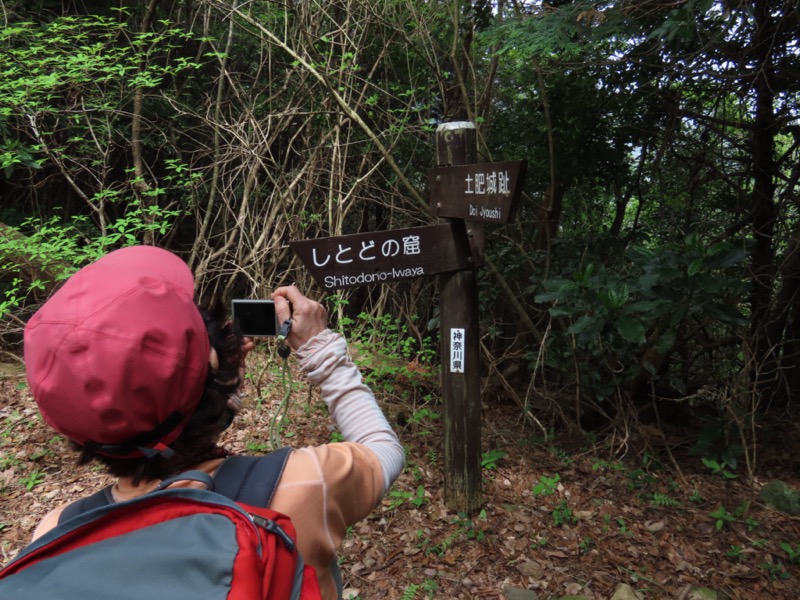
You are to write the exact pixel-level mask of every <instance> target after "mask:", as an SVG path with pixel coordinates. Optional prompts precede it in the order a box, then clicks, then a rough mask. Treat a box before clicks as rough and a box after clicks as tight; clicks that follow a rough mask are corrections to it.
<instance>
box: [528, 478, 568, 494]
mask: <svg viewBox="0 0 800 600" xmlns="http://www.w3.org/2000/svg"><path fill="white" fill-rule="evenodd" d="M559 481H561V475H559V474H558V473H556V474H555V476H553V477H547V476H546V475H540V476H539V483H537V484H536V485H534V486H533V495H534V496H552V495H553V494H555V493H556V491H557V490H558V482H559Z"/></svg>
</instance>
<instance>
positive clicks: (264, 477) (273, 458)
mask: <svg viewBox="0 0 800 600" xmlns="http://www.w3.org/2000/svg"><path fill="white" fill-rule="evenodd" d="M291 452H292V449H291V448H281V449H280V450H276V451H275V452H271V453H270V454H266V455H264V456H231V457H230V458H228V459H226V460H225V462H224V463H222V465H221V466H220V468H219V469H217V473H216V474H215V475H214V491H216V492H217V493H219V494H222V495H223V496H227V497H228V498H230V499H231V500H235V501H236V502H243V503H245V504H250V505H251V506H263V507H268V506H269V505H270V502H272V495H273V494H274V493H275V488H276V487H278V481H280V478H281V475H283V469H284V468H285V467H286V461H287V460H288V459H289V454H291Z"/></svg>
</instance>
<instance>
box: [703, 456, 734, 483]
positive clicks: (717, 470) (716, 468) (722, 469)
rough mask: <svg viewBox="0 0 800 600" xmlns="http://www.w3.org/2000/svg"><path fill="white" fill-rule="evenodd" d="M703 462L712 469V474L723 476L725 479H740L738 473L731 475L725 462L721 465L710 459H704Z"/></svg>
mask: <svg viewBox="0 0 800 600" xmlns="http://www.w3.org/2000/svg"><path fill="white" fill-rule="evenodd" d="M702 461H703V464H704V465H705V466H706V467H708V468H709V469H711V472H712V473H714V474H715V475H721V476H722V477H724V478H725V479H736V478H738V477H739V476H738V475H737V474H736V473H731V472H730V471H728V470H727V469H726V467H727V466H728V465H727V464H726V463H725V461H722V463H719V462H717V461H716V460H713V459H710V458H703V459H702Z"/></svg>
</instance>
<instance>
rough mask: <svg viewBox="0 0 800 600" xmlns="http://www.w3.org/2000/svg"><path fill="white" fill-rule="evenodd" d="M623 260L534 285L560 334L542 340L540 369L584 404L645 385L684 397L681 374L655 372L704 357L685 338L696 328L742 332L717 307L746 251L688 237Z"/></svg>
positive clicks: (635, 249) (735, 319)
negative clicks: (575, 388) (576, 391)
mask: <svg viewBox="0 0 800 600" xmlns="http://www.w3.org/2000/svg"><path fill="white" fill-rule="evenodd" d="M625 255H626V259H625V260H624V261H623V262H622V263H620V265H619V266H618V267H617V268H615V269H614V270H613V271H612V270H611V269H610V268H609V267H607V266H606V265H605V264H599V263H586V264H579V265H571V266H574V267H577V268H576V269H575V270H574V271H573V272H572V273H571V275H570V276H569V277H568V278H559V277H552V278H550V279H547V280H541V281H540V280H538V279H536V278H534V279H533V285H532V287H531V290H537V292H536V296H535V301H536V302H537V303H540V304H543V305H547V306H548V307H549V308H548V313H549V315H550V317H551V319H552V321H553V324H554V327H557V328H558V329H559V330H560V331H561V332H562V333H563V334H562V335H558V336H550V337H549V338H548V342H549V346H548V352H547V354H546V364H547V365H549V366H551V367H552V368H555V369H558V370H559V372H560V373H562V375H563V376H565V377H572V378H574V379H575V380H576V381H575V383H576V385H579V387H580V389H581V390H582V393H583V395H585V396H586V397H589V398H595V399H601V400H602V399H607V398H610V397H612V396H614V395H616V394H617V393H618V392H620V391H622V390H627V389H628V386H630V385H631V384H632V383H638V384H640V385H641V384H643V383H645V382H657V383H658V384H659V385H662V386H664V387H666V388H671V389H672V390H674V393H676V394H685V393H686V385H685V383H686V379H685V374H678V373H676V372H672V371H669V370H667V371H666V372H664V371H663V370H662V368H661V366H662V365H666V364H670V361H666V360H665V359H666V357H667V356H669V355H672V354H675V353H679V354H684V355H686V354H687V353H688V354H691V353H698V356H699V353H700V352H701V350H702V352H703V353H704V354H705V353H706V352H707V351H706V350H705V349H703V348H700V347H695V346H694V344H693V340H692V337H691V334H690V331H694V330H695V329H696V328H697V327H698V326H703V327H708V328H716V329H718V330H720V331H721V330H723V329H725V328H728V329H733V330H736V329H737V328H741V327H742V326H744V325H745V324H746V320H745V319H743V317H742V316H741V314H740V313H739V311H738V310H737V309H736V308H735V307H731V306H730V305H729V304H727V303H725V302H723V301H722V297H723V294H724V293H728V292H730V291H732V290H734V289H737V288H738V287H740V283H739V281H738V279H736V278H733V277H730V276H728V275H727V274H726V273H725V271H724V269H726V268H729V267H732V266H734V265H736V264H738V263H739V262H740V261H741V260H743V259H744V257H745V256H746V247H745V245H744V244H735V243H722V244H716V245H714V246H704V245H703V244H702V242H701V241H700V239H699V238H698V236H689V237H687V238H686V240H685V241H684V243H683V244H681V245H673V246H666V247H662V248H658V249H648V248H646V247H644V246H632V247H631V248H629V249H628V250H627V251H626V254H625ZM540 290H543V291H540ZM678 364H680V363H678ZM694 364H695V365H696V366H695V367H694V368H703V367H704V366H707V367H708V368H710V367H711V364H710V363H704V362H702V361H695V363H694ZM576 365H592V368H591V369H581V368H580V367H577V368H576ZM716 366H717V365H716V364H714V367H716Z"/></svg>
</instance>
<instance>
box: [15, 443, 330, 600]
mask: <svg viewBox="0 0 800 600" xmlns="http://www.w3.org/2000/svg"><path fill="white" fill-rule="evenodd" d="M288 455H289V449H288V448H284V449H283V450H280V451H278V452H275V453H272V454H270V455H267V456H265V457H232V458H229V459H227V460H226V461H225V462H224V463H223V465H222V466H221V467H220V469H219V471H218V473H217V475H216V476H215V477H214V478H213V479H212V478H211V477H210V476H209V475H208V474H207V473H204V472H202V471H188V472H186V473H182V474H180V475H178V476H176V477H173V478H170V479H167V480H165V481H164V482H162V484H161V485H160V486H159V488H158V489H157V490H155V491H153V492H151V493H148V494H145V495H144V496H140V497H139V498H135V499H133V500H129V501H126V502H120V503H117V504H109V503H108V499H109V498H110V488H107V489H106V490H101V491H100V492H98V493H97V494H94V495H92V496H89V497H87V498H84V499H83V500H81V501H79V502H78V503H75V504H72V505H70V506H69V507H67V509H65V512H67V518H65V519H63V520H60V521H59V524H58V525H57V526H56V527H55V528H54V529H52V530H51V531H49V532H48V533H46V534H45V535H43V536H42V537H41V538H39V539H37V540H36V541H34V542H33V543H31V544H30V545H29V546H27V547H26V548H24V549H23V550H22V551H21V552H20V553H19V555H18V556H16V557H15V558H14V560H13V561H11V562H10V563H9V564H8V565H6V566H5V567H4V568H3V569H2V570H0V598H3V600H17V599H19V600H23V599H24V600H39V599H42V600H58V599H64V600H78V599H80V600H91V599H95V598H97V599H103V600H106V599H108V598H114V599H115V600H143V599H147V600H160V599H164V600H223V599H224V600H266V599H272V598H276V599H280V600H284V599H292V600H315V599H318V598H321V596H320V591H319V584H318V583H317V578H316V573H315V572H314V569H313V568H312V567H310V566H308V565H304V564H303V560H302V557H300V555H299V553H298V552H297V548H296V544H295V539H296V533H295V529H294V527H293V525H292V523H291V521H290V519H289V517H287V516H286V515H283V514H281V513H278V512H276V511H274V510H271V509H269V508H261V507H263V506H265V505H268V504H269V500H270V499H271V498H272V493H273V491H274V488H275V486H276V484H277V481H278V480H279V479H280V475H281V473H282V471H283V467H284V465H285V463H286V459H287V458H288ZM180 480H196V481H201V482H203V483H204V484H206V486H207V488H208V489H194V488H174V489H166V488H167V486H169V485H170V484H171V483H174V482H175V481H180ZM213 490H216V491H213ZM265 499H266V501H265ZM76 505H77V507H76Z"/></svg>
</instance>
